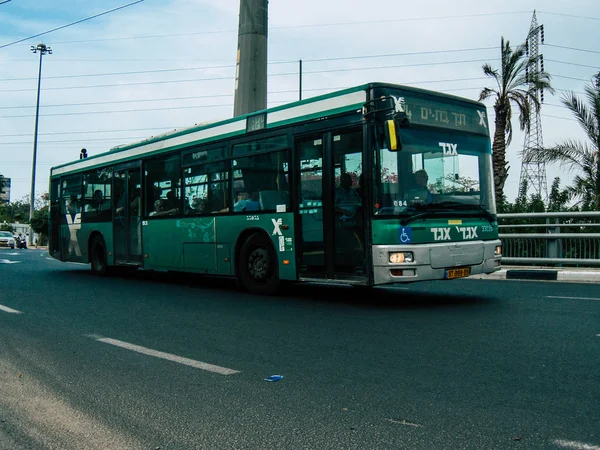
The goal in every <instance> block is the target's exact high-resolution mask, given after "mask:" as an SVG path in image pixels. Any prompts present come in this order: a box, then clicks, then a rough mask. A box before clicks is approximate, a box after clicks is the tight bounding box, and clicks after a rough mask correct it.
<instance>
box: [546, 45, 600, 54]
mask: <svg viewBox="0 0 600 450" xmlns="http://www.w3.org/2000/svg"><path fill="white" fill-rule="evenodd" d="M544 45H545V46H546V47H556V48H564V49H567V50H575V51H578V52H586V53H598V54H600V52H599V51H597V50H587V49H584V48H576V47H567V46H565V45H556V44H544Z"/></svg>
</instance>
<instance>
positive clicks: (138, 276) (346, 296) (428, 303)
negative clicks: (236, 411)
mask: <svg viewBox="0 0 600 450" xmlns="http://www.w3.org/2000/svg"><path fill="white" fill-rule="evenodd" d="M61 272H62V274H63V275H65V276H69V277H71V276H77V277H78V278H79V277H85V278H90V279H99V277H98V276H97V275H94V274H92V273H91V272H89V271H88V272H85V271H81V270H68V271H61ZM106 278H107V279H113V280H122V281H125V282H127V281H136V282H142V283H147V284H150V283H156V284H161V285H177V286H187V287H191V288H194V289H198V290H207V291H212V293H216V292H219V291H221V292H226V293H228V294H232V293H233V294H236V298H240V299H243V301H248V300H250V301H252V302H256V303H257V304H263V303H270V302H277V301H282V300H283V301H286V302H295V303H304V304H315V303H321V304H324V305H326V304H330V305H345V306H352V307H360V308H369V309H373V308H383V309H386V308H387V309H394V308H399V309H426V308H441V307H465V306H467V307H468V306H481V305H485V304H487V303H489V302H490V301H491V299H490V298H488V297H484V296H475V295H465V294H464V293H460V294H448V293H435V292H423V291H419V290H416V289H415V290H412V289H411V288H410V285H408V286H409V287H407V286H406V285H403V286H401V287H400V288H398V287H399V286H397V287H394V286H378V287H371V288H367V287H364V286H363V287H353V286H344V285H337V284H318V283H293V282H284V283H282V285H281V287H280V289H279V290H278V291H277V293H276V294H274V295H272V296H264V295H254V294H250V293H248V292H247V291H245V290H244V289H243V288H242V287H241V286H239V285H238V284H237V282H236V281H235V279H233V278H231V277H216V276H210V275H199V274H194V273H183V272H165V271H151V270H137V271H132V272H127V271H124V272H116V273H112V274H111V275H110V276H108V277H106ZM458 290H459V289H457V291H458ZM237 295H239V297H237Z"/></svg>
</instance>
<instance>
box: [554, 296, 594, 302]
mask: <svg viewBox="0 0 600 450" xmlns="http://www.w3.org/2000/svg"><path fill="white" fill-rule="evenodd" d="M546 298H566V299H567V300H596V301H598V300H600V298H594V297H565V296H562V295H546Z"/></svg>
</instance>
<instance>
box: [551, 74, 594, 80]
mask: <svg viewBox="0 0 600 450" xmlns="http://www.w3.org/2000/svg"><path fill="white" fill-rule="evenodd" d="M551 75H552V76H553V77H556V78H566V79H567V80H575V81H590V80H589V79H588V80H586V79H584V78H575V77H567V76H565V75H555V74H551Z"/></svg>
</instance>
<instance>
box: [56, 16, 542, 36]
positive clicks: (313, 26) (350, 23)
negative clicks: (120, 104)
mask: <svg viewBox="0 0 600 450" xmlns="http://www.w3.org/2000/svg"><path fill="white" fill-rule="evenodd" d="M515 14H531V11H511V12H494V13H481V14H462V15H456V16H432V17H405V18H402V19H387V20H367V21H357V22H334V23H320V24H304V25H285V26H274V27H269V31H273V30H288V29H294V28H318V27H333V26H347V25H351V26H355V25H371V24H383V23H396V22H414V21H420V20H446V19H466V18H473V17H486V16H502V15H515ZM237 32H238V30H237V29H235V30H234V29H231V30H214V31H199V32H194V33H174V34H153V35H144V36H120V37H114V38H103V39H86V40H79V41H58V42H53V44H79V43H84V42H104V41H116V40H129V39H150V38H170V37H183V36H198V35H208V34H222V33H237Z"/></svg>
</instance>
